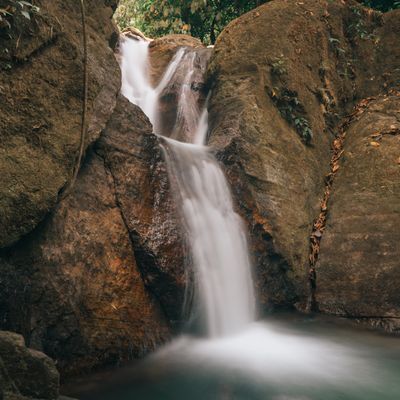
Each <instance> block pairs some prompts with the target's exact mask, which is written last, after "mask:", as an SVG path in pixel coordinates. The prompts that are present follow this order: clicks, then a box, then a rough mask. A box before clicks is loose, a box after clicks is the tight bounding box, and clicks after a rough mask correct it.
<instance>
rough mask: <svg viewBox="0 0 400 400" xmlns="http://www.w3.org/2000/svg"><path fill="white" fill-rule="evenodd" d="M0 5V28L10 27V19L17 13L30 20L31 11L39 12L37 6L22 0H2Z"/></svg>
mask: <svg viewBox="0 0 400 400" xmlns="http://www.w3.org/2000/svg"><path fill="white" fill-rule="evenodd" d="M0 6H1V7H0V28H4V27H7V28H9V29H10V28H11V22H10V21H12V20H13V18H14V17H16V16H18V15H21V16H23V17H24V18H26V19H29V20H30V19H31V14H32V13H37V12H39V7H36V6H35V5H33V4H32V3H30V2H28V1H22V0H21V1H18V0H2V1H1V2H0Z"/></svg>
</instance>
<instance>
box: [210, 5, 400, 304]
mask: <svg viewBox="0 0 400 400" xmlns="http://www.w3.org/2000/svg"><path fill="white" fill-rule="evenodd" d="M398 16H399V12H398V11H393V12H390V13H387V14H380V13H377V12H375V11H372V10H367V9H365V8H362V7H361V6H359V5H358V4H356V3H355V2H348V3H346V4H344V3H340V2H324V1H313V2H305V3H298V2H295V1H277V2H270V3H268V4H265V5H263V6H261V7H259V8H257V9H255V10H253V11H251V12H250V13H248V14H246V15H244V16H242V17H240V18H239V19H237V20H235V21H233V22H232V23H231V24H229V25H228V27H227V28H225V30H224V32H223V33H222V34H221V35H220V37H219V38H218V40H217V42H216V45H215V50H214V53H213V56H212V58H211V61H210V65H209V69H208V83H209V85H210V86H211V90H212V96H211V99H210V106H209V112H210V138H209V143H210V144H211V146H213V147H214V148H215V150H216V152H217V154H218V157H219V159H220V160H221V162H222V163H223V164H224V165H225V170H226V174H227V176H228V178H229V180H230V182H231V185H232V190H233V194H234V197H235V200H236V203H237V204H238V208H239V211H240V213H241V214H242V215H243V216H244V218H245V220H246V221H247V223H248V226H249V229H250V239H251V244H252V250H253V255H254V259H253V262H254V265H255V268H256V272H255V273H256V276H257V278H256V285H257V289H258V293H259V298H260V299H261V301H262V304H263V307H264V308H265V307H266V308H269V307H275V308H276V307H281V306H284V307H290V306H292V305H295V306H296V307H298V308H299V309H302V310H303V309H305V307H306V302H307V297H308V293H309V288H308V282H307V273H308V268H309V267H308V265H309V254H310V249H309V247H310V244H309V236H310V233H311V230H312V226H313V222H314V219H315V218H316V217H317V216H318V214H319V210H320V206H321V200H322V197H323V193H324V187H325V175H326V174H327V173H328V172H329V164H330V159H331V143H332V142H333V140H334V138H335V134H336V133H337V132H336V130H337V127H338V126H339V125H340V122H341V119H342V118H343V117H344V116H345V115H346V114H347V113H350V112H351V110H352V107H353V106H354V105H355V104H356V103H357V102H358V101H359V100H361V99H363V98H365V97H368V96H371V95H376V94H379V93H385V92H387V91H388V90H389V89H390V88H393V87H397V86H398V85H399V83H400V76H399V70H398V68H396V61H395V59H398V56H399V55H398V51H399V47H398V45H396V44H395V41H394V40H395V39H394V34H393V32H398V30H399V23H398V21H399V19H398ZM354 21H357V22H358V24H355V23H354ZM282 26H285V31H284V32H282ZM254 38H256V39H254ZM389 48H391V49H392V50H391V51H389V53H390V52H392V53H395V54H396V55H393V54H392V55H391V56H390V57H383V56H382V54H383V53H384V52H385V51H387V50H388V49H389ZM364 133H365V132H364ZM345 151H346V145H345ZM371 161H372V160H370V159H366V160H365V161H364V162H363V164H362V168H363V169H364V170H365V169H368V170H369V169H371V168H373V165H372V164H370V163H371ZM360 167H361V165H360ZM354 168H356V165H354ZM349 173H350V172H349ZM388 179H393V180H392V181H391V182H392V185H393V184H394V182H395V180H396V179H397V177H396V176H393V177H390V178H388ZM337 184H338V185H346V183H345V182H341V180H340V179H339V180H338V183H337ZM360 185H361V182H360ZM338 190H339V189H338ZM343 190H346V189H343ZM347 212H349V213H350V212H351V211H350V210H348V211H347ZM363 212H365V213H367V212H368V211H367V210H366V209H364V210H363ZM336 215H337V213H336ZM329 218H332V223H333V224H334V223H335V221H334V218H335V214H334V213H333V215H332V216H329ZM370 228H371V229H375V227H374V226H373V225H371V226H370ZM328 230H329V227H328V228H327V232H328ZM387 235H388V236H390V233H389V232H388V233H387ZM323 240H324V239H322V241H323ZM390 243H391V246H393V247H392V249H391V251H392V252H394V253H396V254H398V252H399V248H398V245H397V246H396V245H395V243H394V242H391V239H390ZM354 245H355V246H357V244H354ZM348 246H350V247H351V246H352V244H351V243H348ZM334 251H335V250H334V249H331V252H332V259H331V260H330V261H329V263H330V265H335V261H334V259H333V253H334ZM323 257H324V254H323V252H322V253H321V262H322V259H323ZM340 257H342V256H339V257H338V268H339V269H340V261H339V260H340ZM343 257H344V255H343ZM371 265H372V264H371ZM360 268H361V267H360ZM373 268H374V267H372V266H371V270H372V269H373ZM379 270H380V271H381V272H382V274H383V271H384V270H385V268H384V266H383V265H382V267H380V268H379ZM389 275H390V274H388V275H387V277H386V278H385V279H389ZM361 277H362V274H361V272H360V279H361ZM392 278H393V276H392ZM362 279H365V282H366V281H367V280H368V279H369V278H368V276H367V275H366V276H365V278H362ZM383 281H384V278H382V282H383ZM340 284H341V280H340V279H339V280H337V281H331V282H330V288H332V293H333V287H335V285H340ZM321 285H322V283H321V282H319V283H318V288H319V289H318V290H323V289H322V288H321ZM361 287H362V285H361V284H360V286H359V289H356V290H359V291H360V293H361ZM343 293H344V292H343ZM343 295H344V294H343ZM344 296H345V295H344ZM366 296H367V293H365V294H364V297H360V300H361V301H362V302H363V301H364V302H365V304H367V303H369V301H368V300H367V298H366ZM375 300H376V301H377V304H383V301H382V300H379V298H375ZM396 301H397V300H396ZM326 311H328V309H327V308H326Z"/></svg>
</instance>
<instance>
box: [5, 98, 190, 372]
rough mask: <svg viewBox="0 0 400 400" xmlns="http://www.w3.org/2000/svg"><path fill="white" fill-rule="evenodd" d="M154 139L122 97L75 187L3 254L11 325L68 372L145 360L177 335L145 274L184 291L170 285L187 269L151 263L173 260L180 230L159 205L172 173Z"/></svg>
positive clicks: (7, 322) (173, 296)
mask: <svg viewBox="0 0 400 400" xmlns="http://www.w3.org/2000/svg"><path fill="white" fill-rule="evenodd" d="M155 146H156V143H155V137H154V136H153V135H152V134H151V125H150V123H149V122H148V120H147V118H146V117H144V115H143V113H142V112H141V111H140V110H139V109H138V108H137V107H135V106H133V105H131V104H130V103H129V102H128V101H127V100H125V99H122V98H121V99H120V100H119V102H118V105H117V108H116V111H115V112H114V114H113V115H112V117H111V119H110V121H109V123H108V124H107V127H106V129H105V131H104V133H103V135H102V137H101V139H100V140H99V141H98V142H97V143H96V145H95V146H94V147H93V148H92V149H91V150H90V151H89V153H88V155H87V158H86V161H85V165H84V167H83V168H82V170H81V172H80V174H79V177H78V180H77V183H76V185H75V187H74V189H73V191H72V193H71V194H70V195H69V196H68V197H67V198H65V199H64V200H63V201H61V202H60V203H59V204H58V205H57V207H56V208H55V210H54V211H53V212H52V213H51V215H50V216H49V217H48V218H46V220H45V221H44V222H43V223H42V224H41V225H40V226H39V227H38V228H36V229H35V230H34V231H33V232H32V233H31V234H30V235H28V236H27V237H25V238H24V240H22V241H20V242H19V243H17V244H16V245H15V246H13V247H12V248H9V249H7V250H6V251H4V252H3V254H2V258H1V264H0V265H1V267H2V283H3V285H4V287H5V288H6V290H5V291H2V293H1V296H0V305H1V307H0V310H1V320H2V324H3V327H4V328H6V329H11V330H14V331H17V332H21V333H23V334H24V336H25V337H26V339H27V342H28V344H29V345H30V346H32V347H34V348H36V349H40V350H43V351H45V352H46V353H47V354H48V355H50V356H51V357H53V358H54V359H56V360H57V362H58V367H59V368H60V370H62V372H63V373H64V374H68V373H72V372H76V371H78V370H83V369H85V370H89V369H90V368H92V367H94V366H97V365H100V364H114V363H118V362H120V361H124V360H125V361H126V360H129V359H132V358H137V357H140V356H142V355H144V354H145V353H147V352H148V351H151V350H153V349H154V348H155V347H156V346H158V345H159V344H160V343H162V342H163V341H165V340H166V339H167V338H168V337H169V324H168V322H167V321H166V319H165V317H164V313H163V312H162V310H161V309H160V303H159V301H158V300H157V298H156V297H154V296H153V295H151V294H149V293H148V291H147V290H146V288H145V286H144V283H143V278H142V274H141V272H142V273H143V277H144V278H145V279H144V280H145V282H147V283H148V284H149V285H150V286H151V287H154V284H155V283H154V282H153V281H154V280H157V279H158V280H159V281H158V282H159V284H158V285H155V287H154V290H155V293H157V294H158V293H160V292H162V293H164V292H163V289H162V288H163V287H166V286H167V287H168V289H169V298H168V299H169V302H170V303H174V301H175V299H176V297H178V298H179V295H178V293H179V290H178V289H179V288H176V289H177V290H174V291H173V293H171V289H172V288H171V286H168V279H170V280H173V276H175V275H176V274H177V273H178V272H177V271H178V270H175V271H172V272H171V273H170V274H167V273H166V272H165V271H158V270H156V269H154V270H151V266H153V265H152V264H150V261H151V258H150V257H153V256H154V254H155V253H157V251H161V253H162V256H159V257H162V258H163V259H165V258H167V257H168V261H169V262H171V261H172V259H173V257H171V253H172V256H173V255H174V253H173V252H171V251H170V252H169V253H168V251H167V248H168V244H167V243H165V241H164V240H163V238H164V234H165V235H166V237H170V239H171V240H172V238H173V237H174V236H173V235H174V234H175V232H174V231H173V230H172V231H171V228H169V227H168V222H166V221H165V219H164V218H163V219H161V220H160V214H159V213H160V212H161V211H162V214H163V215H165V212H166V211H167V210H164V208H163V207H164V206H163V205H162V206H160V207H159V208H161V210H159V208H157V202H160V203H161V204H166V203H165V202H164V199H162V197H163V192H162V190H160V191H158V192H157V193H154V191H153V190H155V189H156V188H158V186H156V185H152V184H149V183H150V182H153V183H154V182H155V180H157V179H160V180H161V181H164V186H165V179H166V178H165V177H164V178H163V177H162V174H159V173H158V172H159V171H158V169H157V168H156V169H152V168H153V166H155V165H156V162H153V161H154V157H155V158H157V157H158V158H159V155H158V156H157V154H158V153H159V151H158V150H155ZM161 186H162V184H161ZM153 188H154V189H153ZM164 196H165V195H164ZM157 213H158V214H157ZM155 214H157V215H155ZM146 217H148V218H149V221H148V222H146ZM157 218H158V220H159V223H157ZM167 221H168V220H167ZM155 227H157V232H155V231H154V230H155V229H156V228H155ZM162 227H165V229H164V230H163V229H162ZM146 229H147V230H149V232H147V231H146ZM168 233H169V235H168ZM157 246H158V247H161V249H159V248H158V247H157ZM148 248H151V249H152V250H153V252H152V253H150V250H148ZM157 254H158V253H157ZM135 255H136V257H135ZM169 256H170V257H169ZM141 257H144V258H145V261H147V262H145V261H143V260H142V258H141ZM146 257H147V258H146ZM139 263H141V265H142V267H143V270H142V271H140V269H139V268H138V264H139ZM143 264H144V265H143ZM164 265H165V264H164ZM168 265H170V264H168ZM172 265H174V264H172ZM180 265H182V262H181V263H180ZM154 268H156V267H155V266H154ZM160 275H161V277H160ZM165 275H166V279H162V278H163V276H165ZM160 281H161V282H160ZM166 296H167V297H168V293H167V294H166ZM169 302H168V300H166V303H165V304H170V303H169ZM165 304H164V303H163V305H164V306H165Z"/></svg>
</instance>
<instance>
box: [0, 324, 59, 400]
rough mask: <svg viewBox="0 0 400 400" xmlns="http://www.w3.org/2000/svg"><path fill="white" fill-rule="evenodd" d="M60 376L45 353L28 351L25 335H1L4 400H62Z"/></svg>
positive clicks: (0, 391)
mask: <svg viewBox="0 0 400 400" xmlns="http://www.w3.org/2000/svg"><path fill="white" fill-rule="evenodd" d="M58 387H59V374H58V371H57V368H56V366H55V363H54V362H53V360H51V359H50V358H49V357H47V356H46V355H44V354H43V353H41V352H39V351H36V350H32V349H28V348H27V347H26V346H25V343H24V339H23V337H22V336H21V335H18V334H16V333H13V332H5V331H0V397H1V398H2V399H4V400H12V399H15V400H24V399H26V400H29V399H46V400H55V399H57V398H58Z"/></svg>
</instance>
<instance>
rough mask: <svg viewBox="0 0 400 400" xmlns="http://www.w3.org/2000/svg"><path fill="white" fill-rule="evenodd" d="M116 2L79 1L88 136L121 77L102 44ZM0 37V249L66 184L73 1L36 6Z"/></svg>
mask: <svg viewBox="0 0 400 400" xmlns="http://www.w3.org/2000/svg"><path fill="white" fill-rule="evenodd" d="M115 3H116V2H115V1H105V0H104V1H100V2H98V1H86V2H85V5H86V25H87V26H86V28H87V38H88V69H89V84H88V90H89V96H88V119H87V122H88V135H87V140H86V143H85V147H86V146H87V145H89V144H90V143H93V141H95V140H96V139H97V138H98V137H99V135H100V131H101V129H102V128H103V127H104V126H105V123H106V122H107V120H108V118H109V116H110V114H111V112H112V110H113V108H114V106H115V102H116V95H117V92H118V90H119V87H120V72H119V68H118V65H117V62H116V60H115V57H114V56H113V51H112V49H111V48H110V46H109V43H113V42H115V36H116V30H115V28H114V25H113V23H112V22H111V17H112V14H113V9H114V8H115V5H116V4H115ZM35 5H37V6H38V7H39V8H40V10H39V11H38V12H32V13H31V18H30V20H28V19H27V18H25V17H24V16H22V15H17V16H16V17H13V19H12V20H10V23H11V29H10V30H9V29H2V30H1V31H0V41H1V51H0V68H1V69H2V71H1V74H0V107H1V112H2V117H1V121H0V209H1V213H0V248H1V247H5V246H10V245H11V244H13V243H15V242H16V241H17V240H18V239H20V238H21V237H22V236H23V235H25V234H27V233H29V232H30V231H32V229H34V228H35V227H36V226H37V225H38V223H39V222H40V221H42V220H43V219H44V217H45V216H46V214H47V213H48V212H49V211H50V210H51V209H52V208H53V207H54V206H55V205H56V203H57V200H58V195H59V192H60V190H62V188H64V187H65V186H66V185H67V183H68V182H69V180H70V178H71V173H72V170H73V166H74V162H75V159H76V157H77V152H78V148H79V142H80V129H81V119H82V108H83V105H82V102H83V62H82V57H83V50H82V26H81V12H80V4H79V2H65V1H62V0H57V1H51V2H49V1H41V0H38V1H36V2H35Z"/></svg>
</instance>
